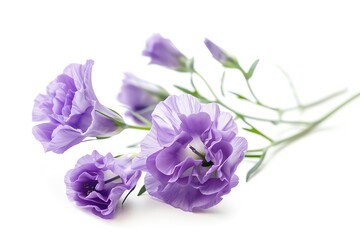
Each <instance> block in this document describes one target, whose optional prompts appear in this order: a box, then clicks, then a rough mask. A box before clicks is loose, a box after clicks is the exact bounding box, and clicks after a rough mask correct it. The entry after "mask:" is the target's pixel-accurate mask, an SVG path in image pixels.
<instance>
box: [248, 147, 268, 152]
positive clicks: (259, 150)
mask: <svg viewBox="0 0 360 240" xmlns="http://www.w3.org/2000/svg"><path fill="white" fill-rule="evenodd" d="M262 151H264V148H258V149H250V150H247V151H246V152H262Z"/></svg>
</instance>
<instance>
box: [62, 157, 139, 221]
mask: <svg viewBox="0 0 360 240" xmlns="http://www.w3.org/2000/svg"><path fill="white" fill-rule="evenodd" d="M131 160H132V156H129V155H124V156H123V157H121V158H120V159H119V158H114V157H113V156H112V155H111V154H107V155H105V156H102V155H101V154H99V153H98V152H96V151H93V153H92V154H91V155H86V156H84V157H82V158H80V159H79V160H78V162H77V164H76V166H75V168H74V169H72V170H70V171H69V172H68V173H67V174H66V176H65V184H66V192H67V195H68V198H69V200H71V201H74V202H75V203H76V204H77V205H78V206H79V207H81V208H84V209H87V210H89V211H91V212H92V213H93V214H95V215H97V216H99V217H101V218H104V219H109V218H112V217H114V215H115V212H116V208H117V205H118V203H119V200H120V198H121V196H122V195H123V193H124V192H125V191H127V190H130V189H131V188H133V187H134V186H135V185H136V183H137V181H138V180H139V178H140V175H141V172H140V171H134V170H132V169H131V168H130V165H131ZM109 174H110V175H109ZM113 177H118V178H116V179H114V180H112V179H113ZM110 179H111V180H110ZM109 180H110V181H109Z"/></svg>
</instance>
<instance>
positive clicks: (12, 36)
mask: <svg viewBox="0 0 360 240" xmlns="http://www.w3.org/2000/svg"><path fill="white" fill-rule="evenodd" d="M359 10H360V7H359V6H358V5H357V1H346V0H341V1H226V0H222V1H186V0H182V1H159V0H158V1H145V0H144V1H136V0H134V1H91V0H87V1H64V0H62V1H16V0H14V1H1V3H0V79H1V80H0V81H1V88H0V89H1V94H0V98H1V101H0V104H1V119H0V121H1V122H0V123H1V124H0V127H1V140H2V144H1V173H0V179H1V191H0V192H1V197H0V203H1V205H0V207H1V208H2V210H1V214H0V219H1V221H2V223H1V231H0V238H1V239H25V238H28V239H30V238H31V239H73V238H74V239H75V238H81V239H99V238H100V237H101V238H102V239H130V238H133V237H137V238H145V237H151V239H152V238H155V237H156V238H157V239H185V238H187V239H188V238H191V239H193V238H194V239H221V238H225V236H227V237H226V238H230V236H231V238H235V239H329V238H333V239H359V238H360V228H359V223H360V204H359V203H360V196H359V184H360V174H359V172H360V163H359V162H360V157H359V151H358V149H359V140H358V136H359V133H360V127H359V122H360V116H359V109H360V108H359V106H360V100H357V101H355V102H353V103H352V104H351V105H349V106H348V107H346V108H344V109H343V110H342V111H341V112H339V113H338V114H337V115H336V116H334V117H332V118H331V119H330V120H329V121H327V122H326V123H325V124H323V125H322V126H321V127H320V128H319V130H317V131H316V132H314V133H313V134H311V135H309V136H307V137H306V138H304V139H302V140H300V141H298V142H296V143H294V144H292V145H290V146H289V147H287V148H285V149H283V150H282V151H279V152H277V153H274V152H273V153H272V154H271V155H270V156H269V158H268V159H267V161H266V164H265V166H264V167H263V168H262V171H261V172H259V173H258V174H257V175H256V176H255V177H254V178H253V179H252V180H251V181H250V182H248V183H245V173H246V171H247V170H248V169H249V168H250V167H251V166H252V164H253V162H251V161H244V163H242V164H241V165H240V166H239V169H238V175H239V176H240V184H239V185H238V187H237V188H235V189H233V191H232V192H231V193H230V194H229V195H227V196H225V198H224V200H223V201H222V202H221V203H220V204H219V205H218V206H216V207H214V208H212V209H210V210H209V211H206V212H203V213H196V214H193V213H186V212H182V211H181V210H178V209H175V208H172V207H170V206H168V205H165V204H162V203H160V202H158V201H156V200H153V199H151V198H149V196H147V195H144V196H142V197H136V196H135V195H132V196H131V197H130V198H129V200H128V202H127V203H126V205H125V206H124V208H120V209H119V211H118V215H117V217H116V218H115V219H113V220H110V221H105V220H102V219H99V218H97V217H95V216H92V215H91V214H88V213H86V212H84V211H81V210H79V209H78V208H77V207H75V206H74V205H73V204H71V203H70V202H69V201H68V200H67V198H66V196H65V185H64V183H63V177H64V175H65V173H66V172H67V170H68V169H70V168H72V167H73V165H74V164H75V162H76V160H77V159H78V158H79V157H81V156H82V155H85V154H87V153H90V152H91V151H92V150H93V149H95V148H96V149H97V150H99V151H100V152H101V153H103V154H105V153H107V152H109V151H111V152H112V153H114V154H119V153H123V152H124V151H125V146H127V145H128V144H130V143H133V142H135V141H136V139H138V140H140V139H141V137H142V136H143V135H144V133H139V132H135V131H130V130H129V131H125V132H123V133H122V134H120V135H118V136H116V137H115V138H113V139H110V140H107V141H101V142H89V143H86V144H81V145H78V146H75V147H74V148H72V149H70V150H69V151H67V152H66V153H65V154H63V155H56V154H53V153H47V154H44V153H43V150H42V147H41V144H40V143H38V142H37V141H36V140H35V139H34V138H33V136H32V134H31V128H32V126H33V125H34V123H32V122H31V110H32V105H33V99H34V98H35V96H36V95H37V94H38V93H39V92H45V88H46V85H47V84H48V82H50V81H51V80H53V79H54V78H55V77H56V76H57V75H58V74H60V73H61V72H62V70H63V68H64V67H65V66H66V65H67V64H69V63H73V62H77V63H84V62H85V61H86V59H89V58H91V59H94V60H95V66H94V70H93V82H94V87H95V91H96V92H97V94H98V97H99V99H100V101H101V102H102V103H103V104H104V105H107V106H109V107H112V108H115V109H118V110H121V108H120V106H119V103H117V102H116V95H117V92H118V90H119V89H120V86H121V79H122V72H124V71H131V72H134V73H135V74H136V75H138V76H139V77H141V78H143V79H146V80H149V81H154V82H157V83H159V84H162V85H164V86H166V87H170V86H171V85H172V84H175V83H176V84H180V85H185V86H188V79H189V77H188V75H186V74H177V73H173V72H171V71H168V70H166V69H162V68H160V67H156V66H148V65H147V62H148V59H146V58H143V57H142V56H141V51H142V49H143V47H144V45H145V41H146V39H147V38H148V37H149V36H150V35H151V34H152V33H155V32H159V33H161V34H162V35H164V36H165V37H167V38H170V39H172V41H173V42H174V44H175V45H176V46H178V48H179V49H181V50H182V51H183V52H184V53H185V54H186V55H187V56H195V59H196V63H197V65H196V66H197V67H198V69H199V71H201V72H203V73H204V75H205V76H206V77H207V78H208V79H209V81H211V83H212V85H213V86H214V88H218V82H219V78H220V76H221V73H222V68H221V67H220V66H219V64H217V63H216V62H215V61H213V60H212V59H211V57H210V54H209V53H208V52H207V50H206V48H205V47H204V45H203V42H202V41H203V39H204V37H208V38H209V39H211V40H213V41H214V42H216V43H218V44H219V45H220V46H223V47H224V48H225V49H227V50H228V51H229V52H231V53H233V54H234V55H236V56H238V58H239V61H240V63H241V64H242V65H243V66H244V68H246V69H247V68H248V67H249V66H250V64H251V63H252V62H253V61H254V60H255V59H257V58H260V59H261V60H260V63H259V66H258V69H257V72H256V73H255V75H254V78H253V79H252V82H253V85H254V89H255V91H256V92H257V93H258V95H259V96H260V98H261V99H262V100H263V101H265V102H267V103H269V104H272V105H278V106H284V107H286V106H292V105H293V104H294V101H293V98H292V96H291V94H290V91H289V89H288V86H287V80H286V79H285V78H284V76H283V75H281V73H280V72H279V70H278V68H277V67H276V65H277V64H279V65H281V66H282V67H283V68H284V69H286V71H287V72H288V73H289V74H290V75H291V76H292V79H293V80H294V83H295V85H296V87H297V89H298V91H299V95H300V97H301V99H302V101H303V102H304V103H306V102H309V101H312V100H315V99H317V98H318V97H321V96H323V95H324V94H328V93H331V92H333V91H336V90H339V89H342V88H348V90H349V92H348V95H347V96H350V95H351V93H355V92H358V91H360V83H359V81H360V71H359V63H360V60H359V56H360V44H359V43H360V36H359V29H360V28H359V23H360V14H359ZM243 81H244V80H243V79H242V78H241V75H240V74H239V73H237V72H236V71H230V72H229V75H228V78H227V79H226V82H225V84H226V85H225V87H226V88H227V89H231V90H235V91H241V92H242V93H244V94H245V95H247V96H249V95H248V93H247V92H246V88H245V85H244V82H243ZM197 84H199V88H200V89H203V90H204V93H205V94H206V90H205V89H204V88H202V87H203V86H202V85H201V83H198V81H197ZM174 93H178V92H176V91H174ZM345 98H346V97H340V98H338V99H336V100H334V101H331V103H329V104H327V105H325V106H323V107H320V108H319V110H315V111H311V112H310V113H309V114H308V115H305V116H300V117H302V118H308V119H315V118H316V117H317V116H320V115H321V114H323V113H324V112H325V111H326V110H328V109H330V108H331V107H334V106H335V105H336V103H339V102H341V101H342V100H344V99H345ZM228 102H229V103H230V104H232V105H233V106H234V107H235V108H237V109H239V110H241V111H242V112H248V111H250V109H248V107H242V105H237V104H238V102H237V101H236V100H234V99H232V98H231V99H230V100H229V101H228ZM295 117H296V116H295ZM259 126H260V127H262V129H263V130H264V131H267V132H270V133H273V132H274V133H275V135H273V136H275V137H281V134H283V133H284V132H283V130H284V129H282V130H281V131H280V132H277V133H276V131H273V126H271V125H259ZM285 133H286V131H285ZM241 134H243V132H241ZM244 134H245V136H246V137H248V136H249V134H247V133H244ZM257 140H258V139H257V138H253V137H249V141H250V148H253V147H256V146H260V145H261V144H263V143H264V142H258V141H257Z"/></svg>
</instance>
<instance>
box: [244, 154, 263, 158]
mask: <svg viewBox="0 0 360 240" xmlns="http://www.w3.org/2000/svg"><path fill="white" fill-rule="evenodd" d="M261 156H262V155H261V154H260V155H248V154H246V155H245V157H246V158H260V157H261Z"/></svg>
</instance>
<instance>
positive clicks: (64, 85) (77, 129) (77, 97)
mask: <svg viewBox="0 0 360 240" xmlns="http://www.w3.org/2000/svg"><path fill="white" fill-rule="evenodd" d="M93 64H94V62H93V61H92V60H88V61H87V62H86V63H85V64H84V65H80V64H70V65H69V66H67V67H66V68H65V70H64V73H63V74H61V75H59V76H58V77H57V78H56V79H55V80H54V81H52V82H51V83H50V84H49V85H48V86H47V94H46V95H43V94H39V95H38V96H37V97H36V99H35V104H34V108H33V113H32V119H33V121H44V122H45V123H41V124H39V125H36V126H34V128H33V134H34V136H35V138H36V139H37V140H39V141H40V142H41V143H42V145H43V147H44V150H45V151H46V152H47V151H53V152H55V153H63V152H65V151H66V150H67V149H69V148H70V147H72V146H74V145H76V144H78V143H80V142H81V141H82V140H84V139H85V138H86V137H109V136H112V135H114V134H117V133H119V132H120V131H121V130H122V127H121V125H122V124H123V120H122V118H121V116H119V115H117V114H115V113H114V112H113V111H111V110H109V109H108V108H106V107H104V106H103V105H101V104H100V103H99V101H98V99H97V97H96V96H95V93H94V90H93V87H92V84H91V69H92V66H93ZM99 112H101V113H99ZM105 115H106V116H107V117H105Z"/></svg>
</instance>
